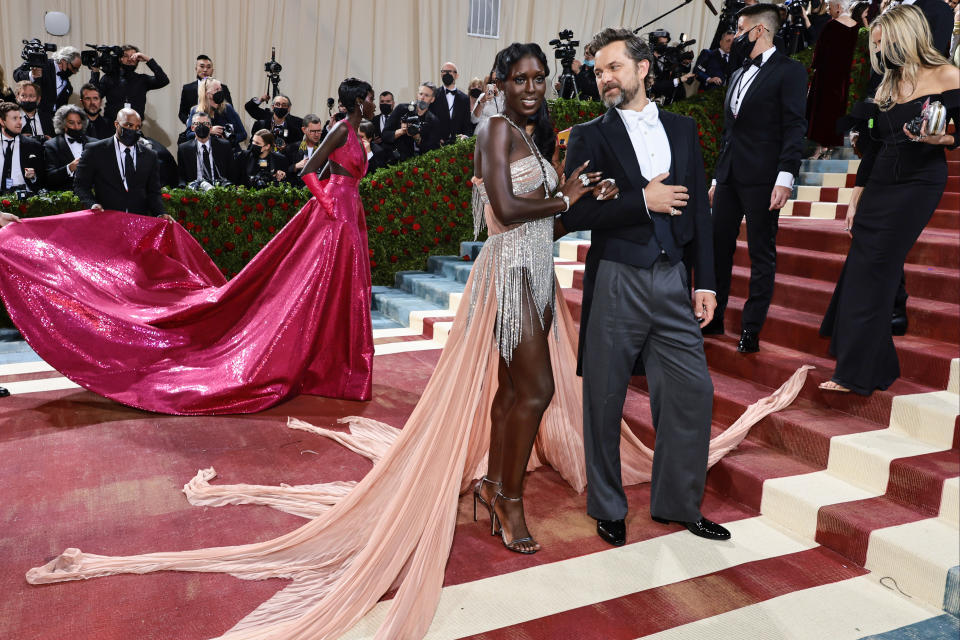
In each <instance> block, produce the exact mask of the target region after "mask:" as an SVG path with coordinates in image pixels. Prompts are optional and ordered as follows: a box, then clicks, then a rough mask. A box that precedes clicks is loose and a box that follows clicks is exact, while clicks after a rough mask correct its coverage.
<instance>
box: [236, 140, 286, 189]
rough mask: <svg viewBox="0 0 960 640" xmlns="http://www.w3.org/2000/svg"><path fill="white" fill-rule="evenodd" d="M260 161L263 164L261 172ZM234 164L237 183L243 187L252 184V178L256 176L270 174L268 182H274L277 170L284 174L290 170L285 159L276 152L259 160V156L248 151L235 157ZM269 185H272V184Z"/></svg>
mask: <svg viewBox="0 0 960 640" xmlns="http://www.w3.org/2000/svg"><path fill="white" fill-rule="evenodd" d="M261 161H263V162H264V163H265V165H264V167H262V169H263V171H261V166H260V163H261ZM236 164H237V172H238V173H237V181H238V182H239V183H240V184H242V185H243V186H245V187H249V186H251V185H252V184H253V177H254V176H256V175H259V174H262V173H264V172H266V173H269V174H270V180H271V181H275V178H274V177H273V175H274V174H275V173H276V172H277V170H278V169H279V170H280V171H283V172H284V173H286V172H287V169H289V168H290V163H289V162H288V160H287V157H286V156H285V155H283V154H282V153H277V152H276V151H271V152H270V153H269V154H267V157H266V158H262V159H261V158H260V157H259V156H255V155H253V154H252V153H251V152H250V150H249V149H248V150H246V151H243V152H241V153H240V154H239V155H238V156H237V159H236ZM270 184H274V182H271V183H270Z"/></svg>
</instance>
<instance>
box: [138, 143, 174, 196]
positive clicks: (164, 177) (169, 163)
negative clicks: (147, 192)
mask: <svg viewBox="0 0 960 640" xmlns="http://www.w3.org/2000/svg"><path fill="white" fill-rule="evenodd" d="M140 144H141V145H146V146H148V147H149V148H150V149H151V150H152V151H153V152H154V153H155V154H157V172H158V173H159V175H160V186H161V187H170V188H174V187H179V186H180V173H179V172H178V171H177V161H176V160H174V159H173V154H172V153H170V152H169V151H168V150H167V148H166V147H165V146H163V145H162V144H160V141H159V140H154V139H153V138H148V137H147V136H143V137H142V138H141V139H140Z"/></svg>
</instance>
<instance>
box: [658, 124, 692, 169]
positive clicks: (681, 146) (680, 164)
mask: <svg viewBox="0 0 960 640" xmlns="http://www.w3.org/2000/svg"><path fill="white" fill-rule="evenodd" d="M660 123H661V124H662V125H663V129H664V131H666V132H667V140H668V141H669V142H670V178H669V182H670V183H672V184H683V178H684V176H686V175H687V162H688V160H689V158H688V157H687V152H688V150H689V145H687V144H686V141H685V140H683V138H684V133H683V130H682V129H681V128H680V126H679V125H680V121H679V120H678V119H677V118H676V117H674V115H673V114H672V113H669V112H665V111H661V112H660Z"/></svg>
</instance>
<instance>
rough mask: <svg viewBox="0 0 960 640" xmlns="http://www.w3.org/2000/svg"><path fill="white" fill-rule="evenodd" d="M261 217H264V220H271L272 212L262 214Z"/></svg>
mask: <svg viewBox="0 0 960 640" xmlns="http://www.w3.org/2000/svg"><path fill="white" fill-rule="evenodd" d="M263 217H264V218H272V217H273V211H267V212H266V213H265V214H263Z"/></svg>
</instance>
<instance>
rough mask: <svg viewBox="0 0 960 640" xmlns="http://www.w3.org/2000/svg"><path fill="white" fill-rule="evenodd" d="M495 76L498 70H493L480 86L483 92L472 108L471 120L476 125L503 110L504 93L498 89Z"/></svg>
mask: <svg viewBox="0 0 960 640" xmlns="http://www.w3.org/2000/svg"><path fill="white" fill-rule="evenodd" d="M495 76H496V71H491V72H490V75H488V76H487V77H486V78H484V81H483V84H482V86H481V87H480V88H481V91H482V93H481V94H480V95H479V96H478V97H477V99H476V102H475V103H474V105H473V109H471V110H470V121H471V122H472V123H473V124H474V127H476V125H478V124H480V123H481V122H483V121H485V120H486V119H487V118H489V117H490V116H492V115H496V114H498V113H501V112H502V111H503V94H502V93H501V92H500V90H499V89H497V85H496V82H495V80H494V77H495ZM471 97H472V96H471Z"/></svg>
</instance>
